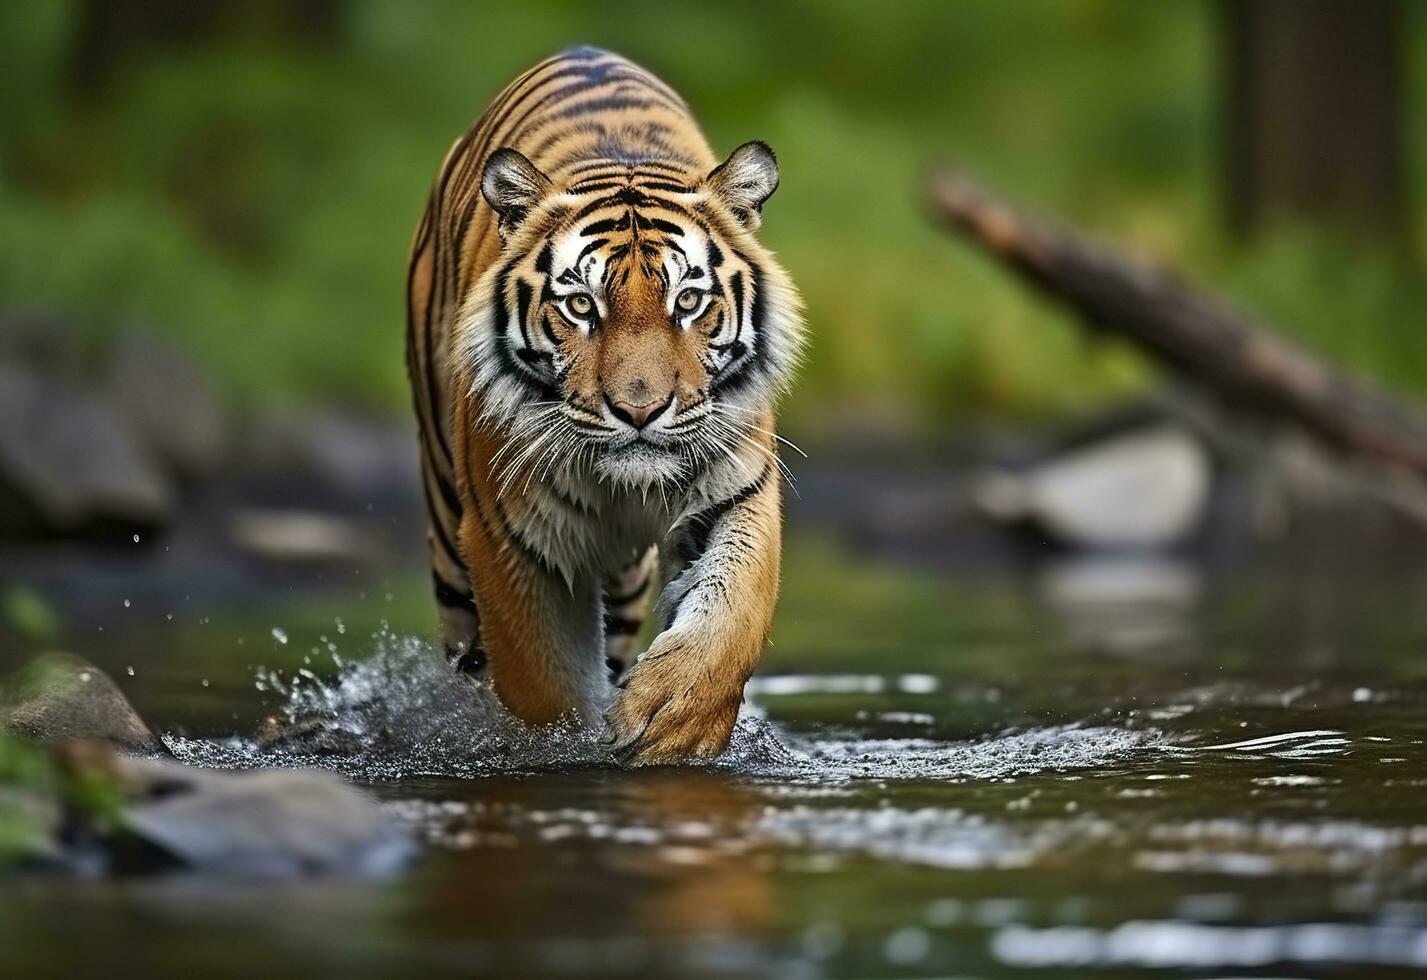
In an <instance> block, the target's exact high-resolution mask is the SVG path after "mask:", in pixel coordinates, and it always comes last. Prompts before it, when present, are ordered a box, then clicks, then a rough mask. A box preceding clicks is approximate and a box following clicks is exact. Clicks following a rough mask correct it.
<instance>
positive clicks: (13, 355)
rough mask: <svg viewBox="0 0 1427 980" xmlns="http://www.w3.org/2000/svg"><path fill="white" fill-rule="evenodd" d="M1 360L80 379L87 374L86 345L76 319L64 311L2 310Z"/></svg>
mask: <svg viewBox="0 0 1427 980" xmlns="http://www.w3.org/2000/svg"><path fill="white" fill-rule="evenodd" d="M0 362H4V363H7V364H21V365H24V366H25V367H27V368H29V369H31V370H34V371H38V372H40V373H42V374H44V375H45V376H46V377H55V378H64V379H66V380H69V381H78V380H81V379H82V378H83V376H84V367H85V363H84V362H85V358H84V345H83V344H82V343H81V342H80V339H79V334H78V332H77V331H76V330H75V328H74V323H73V321H72V320H71V319H70V318H69V317H66V316H64V315H63V314H60V313H56V312H53V311H46V310H8V311H6V312H4V313H0Z"/></svg>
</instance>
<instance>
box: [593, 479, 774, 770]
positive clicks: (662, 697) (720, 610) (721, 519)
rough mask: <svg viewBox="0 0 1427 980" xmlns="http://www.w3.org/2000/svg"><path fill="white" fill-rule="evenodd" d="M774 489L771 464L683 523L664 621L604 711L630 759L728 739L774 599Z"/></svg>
mask: <svg viewBox="0 0 1427 980" xmlns="http://www.w3.org/2000/svg"><path fill="white" fill-rule="evenodd" d="M779 502H780V491H779V487H778V482H777V473H776V471H775V470H774V469H773V467H772V464H769V465H768V466H767V467H765V469H764V470H763V473H762V475H761V476H759V477H758V479H757V480H755V481H754V482H753V483H751V484H749V485H748V486H746V487H744V488H743V489H742V490H740V491H739V492H738V493H736V494H734V495H733V497H731V498H729V499H727V500H724V501H723V502H722V503H719V504H715V505H713V506H712V507H710V508H709V509H708V510H706V511H705V512H703V513H701V514H697V515H695V516H694V517H693V518H691V519H690V520H689V521H687V522H686V523H685V525H684V527H683V529H682V530H681V532H680V540H678V541H677V542H676V544H675V549H674V551H675V554H676V556H678V558H679V560H680V561H682V562H685V564H684V567H683V570H682V571H680V572H679V573H678V574H677V575H676V576H675V577H674V578H673V579H672V580H671V581H668V582H666V583H665V585H664V588H663V591H662V593H661V594H660V597H659V608H658V612H659V616H660V620H661V623H662V625H663V627H664V630H663V632H662V633H660V634H659V635H658V636H657V637H655V638H654V642H653V644H651V645H650V647H649V649H648V650H647V651H646V652H645V653H644V654H643V655H642V656H641V657H640V658H639V659H638V660H637V661H635V664H634V667H633V668H632V669H631V670H630V671H629V673H628V676H627V678H626V680H625V682H624V686H623V688H622V689H621V690H620V691H619V692H618V693H617V694H616V695H615V699H614V702H613V704H611V706H610V709H609V711H608V712H607V713H606V715H605V721H606V723H607V725H608V729H607V731H606V734H605V740H606V741H607V742H609V743H610V744H612V745H613V747H614V751H615V755H616V757H617V758H621V759H625V760H628V761H632V762H633V763H635V764H636V765H650V764H660V763H670V762H678V761H680V760H682V759H686V758H690V757H696V758H710V757H713V756H716V755H718V754H719V753H721V752H722V751H723V750H724V749H725V748H726V747H727V746H728V739H729V736H730V734H731V733H732V731H733V725H734V722H735V721H737V719H738V708H739V705H740V704H741V703H742V701H743V685H744V683H745V682H746V681H747V680H748V677H749V675H751V674H752V673H753V669H754V667H756V666H757V664H758V658H759V656H761V654H762V652H763V645H764V643H765V642H766V641H767V638H768V631H769V629H770V627H771V626H772V622H773V608H774V606H775V605H776V603H777V598H778V571H779V564H780V561H781V551H782V541H781V537H780V535H781V527H780V525H781V514H780V511H779Z"/></svg>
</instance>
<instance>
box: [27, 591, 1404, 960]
mask: <svg viewBox="0 0 1427 980" xmlns="http://www.w3.org/2000/svg"><path fill="white" fill-rule="evenodd" d="M840 567H844V568H845V567H851V565H850V564H849V565H845V566H840ZM863 574H864V575H865V576H866V577H865V578H855V579H854V580H852V581H850V582H848V583H847V584H846V585H845V586H840V587H841V588H843V589H844V591H842V592H835V593H833V594H830V595H829V594H825V590H827V589H832V588H834V586H833V585H831V584H828V583H824V585H823V586H822V587H820V588H821V589H822V590H823V591H818V592H817V594H815V595H814V594H807V593H804V594H800V593H798V592H797V591H796V588H797V583H798V582H799V581H802V580H803V579H802V578H799V577H791V578H790V583H789V584H790V587H791V588H793V589H794V591H791V592H790V594H789V596H788V597H787V600H786V602H785V608H786V610H787V611H786V614H785V620H784V621H783V623H782V625H780V627H779V630H778V631H777V632H776V633H775V641H776V646H775V647H774V648H773V649H772V650H771V651H770V655H769V659H768V663H767V667H766V669H765V670H764V671H763V672H762V673H761V674H760V676H759V678H758V679H757V680H756V682H755V683H754V684H753V685H751V686H750V689H749V690H750V697H751V700H752V702H753V703H752V704H750V705H749V706H748V707H747V708H746V709H745V711H744V713H743V715H742V717H741V718H740V721H739V725H738V729H737V732H736V734H735V738H734V742H733V744H732V746H731V748H730V752H729V753H728V754H727V755H726V756H725V757H724V758H723V759H721V760H719V761H718V762H716V763H714V764H711V765H707V766H700V767H684V768H674V769H660V770H650V771H626V770H622V769H619V768H617V767H614V766H612V765H610V764H609V760H608V759H607V758H606V757H605V756H604V754H603V750H602V749H601V747H600V746H599V745H598V743H597V741H596V740H595V739H594V738H592V737H591V736H590V735H589V734H588V733H583V732H579V731H576V730H573V729H563V728H558V727H557V728H552V729H546V730H540V731H532V730H530V729H526V728H524V727H522V726H519V725H517V724H515V723H513V722H511V721H510V720H509V719H508V718H506V717H505V716H504V714H503V713H502V712H500V710H499V708H498V706H496V705H495V704H494V703H493V702H491V701H490V700H489V699H488V698H487V697H485V696H484V695H483V694H482V692H480V691H478V690H475V689H473V688H472V687H471V686H470V685H469V684H468V683H467V682H466V681H464V680H462V679H461V678H459V677H456V676H454V675H452V674H451V673H450V672H448V671H447V670H446V669H445V667H444V666H443V664H442V658H441V657H440V656H439V655H438V654H436V653H435V652H434V651H433V650H431V649H430V648H429V646H428V645H427V644H426V643H424V642H421V641H418V640H413V639H406V638H400V637H397V636H394V635H392V634H391V633H390V631H382V632H380V633H379V634H378V636H377V638H376V639H375V640H374V648H373V651H372V653H371V655H370V656H366V657H362V656H361V654H362V653H364V652H365V651H362V650H354V649H352V647H353V646H354V645H356V643H357V641H356V636H357V635H358V634H357V632H356V630H355V629H349V631H348V634H347V640H346V641H345V644H344V646H343V648H342V651H341V652H342V656H343V658H344V660H345V661H347V662H348V666H346V667H345V668H343V669H342V671H341V672H340V673H339V674H338V675H337V676H336V677H335V678H332V679H329V680H326V681H323V680H321V679H320V678H319V677H318V676H317V674H316V673H315V672H311V671H309V673H307V674H300V673H299V674H295V673H291V672H290V673H279V672H277V671H272V672H264V673H263V674H261V675H260V683H261V684H262V685H263V686H264V688H266V690H264V691H259V692H252V691H248V690H239V689H238V688H236V687H235V686H231V685H230V686H229V687H227V688H223V687H221V686H220V685H215V687H214V688H212V689H209V688H200V687H199V685H198V680H199V679H200V678H201V677H204V676H208V675H209V674H210V673H213V674H215V675H216V674H217V673H218V669H219V668H217V667H215V665H214V664H213V663H212V662H207V663H205V662H204V661H202V659H201V657H200V656H199V654H200V653H201V652H202V651H199V653H195V652H194V650H192V649H190V650H187V651H181V652H182V653H183V655H184V656H182V657H180V656H175V658H174V659H173V660H172V661H171V662H173V663H179V664H183V663H188V661H187V660H185V659H184V657H193V658H194V661H193V664H192V667H191V672H190V675H189V678H188V679H189V680H191V683H186V684H185V685H184V686H181V687H180V688H178V696H177V697H176V699H175V703H181V704H182V705H183V706H184V707H185V709H187V706H188V704H189V699H190V698H192V697H193V696H194V695H195V694H196V693H199V692H202V695H203V697H207V698H215V697H217V695H216V694H215V693H214V692H216V691H222V690H228V691H230V692H236V693H232V694H230V695H229V701H228V702H218V703H216V704H215V705H214V708H213V718H212V720H211V721H212V723H211V725H210V726H209V727H206V728H204V727H202V726H198V728H197V730H199V731H231V729H232V728H233V727H234V723H233V722H232V720H231V713H232V712H234V711H238V710H245V711H249V712H252V711H253V710H254V706H255V705H256V703H257V700H258V698H259V697H274V698H277V699H279V700H278V703H277V704H275V705H273V704H269V705H268V706H267V710H269V711H274V712H275V715H276V719H277V722H276V724H275V725H274V726H272V727H271V728H270V729H269V730H267V731H266V732H265V733H264V737H262V738H232V737H224V738H217V739H215V738H202V737H197V736H195V735H179V734H175V733H170V734H169V735H167V736H166V740H167V741H168V743H169V745H170V746H171V747H172V748H173V750H174V751H175V754H177V755H178V756H179V757H181V758H183V759H185V760H187V761H191V762H195V763H198V764H204V765H216V766H234V767H248V766H260V765H319V766H324V767H327V768H329V769H333V770H336V771H338V772H341V773H343V774H345V775H347V776H348V777H350V778H352V779H354V780H356V781H358V782H360V783H362V784H364V785H366V786H367V787H368V788H370V790H371V791H372V792H374V793H375V794H376V795H378V796H379V797H380V798H381V799H382V800H383V801H384V803H385V805H386V806H388V807H390V808H391V810H392V811H393V813H395V814H396V815H397V816H398V817H399V818H400V819H401V820H402V821H404V822H405V824H406V825H407V826H409V827H410V828H411V830H412V832H413V833H414V834H416V835H417V836H418V837H419V838H421V839H422V840H424V841H425V842H426V843H427V845H428V846H427V858H426V860H425V861H424V862H423V863H422V864H421V865H420V866H419V867H418V868H417V869H415V870H414V871H413V872H412V874H411V875H410V876H409V877H408V878H405V879H402V880H398V881H394V882H386V883H376V884H373V883H363V884H360V885H357V884H353V883H345V882H344V883H317V882H312V883H308V882H302V883H296V884H292V885H284V886H267V887H255V886H251V885H221V886H215V885H214V884H213V883H211V882H208V883H199V884H198V885H197V890H196V891H189V892H187V893H181V894H180V893H178V892H177V891H176V890H175V889H174V887H173V885H172V884H169V885H168V886H154V885H144V886H142V887H136V886H130V885H127V884H126V885H123V886H117V887H112V888H111V887H108V886H99V885H96V884H95V883H85V884H84V887H83V888H82V889H79V890H74V889H69V890H66V889H64V888H61V887H56V886H54V885H46V884H42V883H34V882H32V883H29V885H30V886H31V887H28V888H27V890H25V891H20V890H13V889H12V890H8V891H7V890H0V949H3V950H5V951H6V952H4V953H0V958H4V957H7V956H8V957H9V960H10V961H13V962H18V963H22V964H26V963H33V962H38V961H40V960H41V959H43V961H44V962H45V964H46V965H47V966H49V965H51V964H53V963H54V962H55V957H56V955H57V953H58V956H59V957H60V959H62V960H64V962H63V963H62V964H61V965H62V966H67V967H70V968H72V969H74V970H76V971H79V972H82V973H95V972H98V971H100V970H103V969H105V968H106V966H108V965H110V964H111V963H112V960H113V956H114V950H117V949H123V948H124V947H125V946H126V944H129V943H131V942H133V940H132V936H133V935H135V934H137V933H142V932H144V931H145V930H148V931H150V932H152V930H154V929H162V930H164V931H165V934H166V935H167V934H179V933H182V934H184V935H189V936H191V938H190V939H188V940H186V941H185V942H184V943H182V944H180V945H178V946H175V947H173V948H174V949H175V950H176V951H175V952H173V953H172V954H171V955H172V957H173V959H172V960H170V961H167V962H166V963H164V962H160V961H159V960H157V959H154V958H153V957H152V956H150V955H149V954H147V953H144V952H140V953H138V954H136V955H134V956H133V957H130V958H127V959H126V960H125V962H126V963H131V962H132V963H134V964H137V965H138V966H139V967H140V968H145V967H147V968H150V969H149V970H148V971H147V972H164V971H165V969H166V968H167V969H168V972H173V970H172V969H171V968H172V967H173V966H174V965H175V964H176V965H177V967H179V968H181V969H188V970H189V972H219V973H221V972H222V970H221V969H218V970H216V971H215V970H207V971H200V970H198V969H197V968H196V967H195V964H199V965H202V966H204V967H208V966H211V965H213V964H218V965H219V966H220V967H221V965H222V964H223V963H224V962H226V961H227V960H228V959H232V960H234V961H236V960H237V959H240V958H241V955H242V953H243V952H244V951H246V950H248V949H251V948H254V947H255V946H256V945H262V946H263V947H264V948H266V949H270V950H271V953H270V957H271V959H272V967H273V972H274V973H276V974H279V975H281V974H284V973H288V974H294V975H311V974H327V975H331V974H334V973H341V974H343V975H344V976H373V977H376V976H392V975H412V974H420V975H426V976H473V975H486V976H498V977H505V976H520V977H542V976H551V977H566V976H636V977H655V976H666V975H694V976H714V977H729V976H734V977H750V978H752V977H758V978H764V977H778V976H787V977H792V978H806V977H817V976H824V975H826V976H847V975H852V976H922V975H971V976H998V977H999V976H1013V977H1015V976H1055V977H1075V978H1077V980H1078V978H1081V977H1096V976H1103V977H1120V976H1127V975H1134V976H1142V975H1163V976H1182V975H1184V973H1185V972H1186V971H1189V972H1194V973H1196V974H1198V973H1204V974H1209V975H1233V974H1238V973H1244V972H1253V973H1273V974H1275V975H1281V974H1287V975H1315V976H1316V975H1322V974H1325V973H1331V972H1332V970H1334V969H1338V968H1341V970H1342V972H1344V973H1345V974H1353V975H1361V974H1362V973H1363V972H1364V971H1376V972H1377V973H1381V974H1382V975H1386V976H1393V975H1399V976H1411V975H1417V974H1420V973H1421V972H1422V971H1423V970H1424V969H1427V958H1424V953H1423V951H1424V950H1427V891H1424V887H1427V805H1424V803H1423V800H1424V799H1427V797H1424V795H1423V793H1424V790H1427V712H1424V711H1423V707H1424V702H1427V697H1425V696H1424V695H1427V685H1424V677H1427V674H1424V672H1423V670H1422V667H1421V659H1420V657H1421V653H1422V651H1423V650H1424V649H1427V622H1424V621H1422V620H1421V619H1420V617H1421V613H1419V612H1418V610H1419V609H1424V608H1427V605H1424V604H1423V603H1421V602H1420V601H1414V596H1415V597H1416V598H1417V599H1420V598H1421V597H1422V595H1423V594H1424V593H1423V590H1422V589H1421V588H1420V586H1419V585H1418V584H1416V583H1414V582H1409V581H1403V582H1400V583H1398V586H1397V588H1396V590H1395V591H1391V590H1390V591H1386V592H1384V591H1383V590H1382V589H1381V588H1379V586H1380V585H1381V583H1376V582H1375V583H1371V586H1372V587H1371V588H1367V589H1364V590H1362V594H1360V595H1351V594H1345V590H1344V589H1342V588H1340V589H1339V590H1338V591H1337V592H1334V593H1333V595H1332V602H1331V604H1329V605H1327V606H1324V605H1321V604H1320V605H1317V606H1314V609H1315V611H1314V612H1313V613H1312V615H1311V616H1307V615H1305V614H1304V613H1303V610H1304V609H1305V608H1306V607H1307V606H1309V605H1313V604H1314V603H1315V602H1316V601H1317V599H1315V598H1314V597H1318V598H1321V597H1322V590H1321V589H1320V588H1319V587H1318V586H1316V585H1315V586H1313V587H1311V588H1309V589H1307V590H1306V591H1305V592H1302V593H1295V592H1293V591H1292V590H1291V589H1288V588H1287V587H1280V585H1279V584H1277V583H1274V582H1272V581H1270V580H1264V581H1258V580H1255V582H1254V583H1253V587H1252V588H1238V589H1236V588H1234V587H1233V583H1226V582H1219V581H1215V580H1211V579H1207V578H1206V579H1200V578H1199V577H1198V573H1197V572H1189V573H1185V570H1184V569H1182V568H1180V567H1179V566H1166V567H1165V568H1162V569H1159V570H1158V571H1156V570H1149V571H1146V570H1145V569H1144V568H1143V567H1142V566H1139V565H1135V566H1117V567H1114V568H1109V569H1108V570H1107V569H1106V567H1105V566H1099V567H1093V568H1079V569H1075V568H1069V569H1068V568H1067V567H1064V566H1061V567H1057V568H1053V569H1050V570H1047V571H1046V572H1045V574H1044V575H1042V576H1041V577H1040V578H1038V579H1036V580H1034V582H1033V585H1034V586H1035V587H1036V588H1037V589H1038V590H1039V591H1038V592H1036V593H1035V594H1029V593H1028V592H1027V591H1025V590H1023V589H1021V588H1019V587H1015V588H1013V587H1009V586H1007V585H1006V584H1005V583H1002V584H1000V585H995V584H988V583H986V582H984V581H976V582H967V581H956V582H946V581H941V580H938V581H935V582H930V583H929V582H927V581H925V580H918V579H913V578H910V577H897V576H895V575H892V574H890V573H886V572H877V573H873V572H864V573H863ZM1127 583H1128V584H1129V585H1133V586H1135V587H1136V588H1138V589H1139V591H1138V592H1134V593H1133V594H1134V596H1135V598H1134V599H1133V601H1130V600H1126V599H1125V595H1126V593H1125V591H1124V589H1125V588H1127V587H1128V586H1127ZM1340 584H1341V583H1340ZM1132 591H1133V590H1132ZM1117 596H1118V598H1117ZM343 616H344V621H345V622H347V623H349V624H350V623H352V622H354V619H353V617H352V615H351V613H350V611H348V610H343ZM1414 616H1415V617H1418V618H1416V619H1414ZM329 621H330V617H329ZM274 622H283V620H281V619H277V618H274V617H266V616H265V617H264V618H263V620H262V623H263V628H262V634H263V635H264V636H266V635H267V631H268V630H269V629H270V628H271V626H272V623H274ZM285 628H287V630H288V633H290V634H291V635H290V642H289V644H282V645H281V649H282V650H291V649H292V648H293V647H294V646H298V645H299V644H303V643H304V642H305V641H304V640H303V639H302V638H301V637H300V635H299V630H298V629H296V628H291V624H288V627H285ZM108 635H110V634H108V633H106V636H108ZM362 635H364V634H362ZM203 639H204V642H205V643H208V642H210V641H209V640H208V639H207V637H204V638H203ZM1068 639H1069V640H1070V642H1067V640H1068ZM274 642H276V641H274ZM204 649H206V647H205V648H204ZM275 649H276V648H275ZM1105 654H1114V655H1110V656H1106V655H1105ZM1118 654H1133V655H1132V656H1121V655H1118ZM124 655H125V656H127V655H128V654H124ZM119 662H120V663H121V664H122V663H124V662H128V661H127V660H120V661H119ZM239 666H241V665H239ZM159 674H160V671H159V669H158V668H157V667H156V666H147V667H145V668H144V670H142V671H141V673H140V677H139V680H140V681H146V680H147V679H148V678H151V677H156V676H158V675H159ZM246 676H247V675H246V674H244V675H243V677H244V678H246ZM295 677H296V678H300V680H296V679H295ZM244 683H245V684H249V683H251V682H250V681H247V680H245V681H244ZM204 703H209V702H204ZM153 714H154V717H155V719H156V720H158V721H159V722H160V723H162V722H163V720H164V717H165V715H164V711H163V707H162V706H159V707H158V708H156V709H154V711H153ZM168 717H173V714H169V715H168ZM189 887H194V883H189ZM76 921H83V922H84V923H85V929H86V936H93V937H97V938H94V939H93V940H92V941H87V942H86V943H83V944H77V943H68V944H64V943H56V942H54V941H53V928H54V926H53V924H54V923H72V922H76ZM47 930H49V931H48V932H47ZM46 936H49V937H50V938H49V939H45V938H44V937H46ZM140 945H143V944H142V943H141V944H140ZM145 948H146V949H147V947H145ZM4 965H9V963H6V964H4ZM1392 971H1398V972H1397V973H1395V974H1394V973H1393V972H1392ZM6 972H7V975H8V973H10V972H16V971H6ZM31 972H33V971H31ZM235 972H236V971H235ZM23 973H24V971H19V972H16V975H23Z"/></svg>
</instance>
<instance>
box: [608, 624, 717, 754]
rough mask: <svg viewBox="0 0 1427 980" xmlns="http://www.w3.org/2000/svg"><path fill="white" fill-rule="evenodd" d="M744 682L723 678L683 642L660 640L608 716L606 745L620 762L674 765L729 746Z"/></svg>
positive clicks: (640, 663)
mask: <svg viewBox="0 0 1427 980" xmlns="http://www.w3.org/2000/svg"><path fill="white" fill-rule="evenodd" d="M742 700H743V682H742V678H727V677H721V676H719V673H718V671H717V670H714V671H710V670H709V669H708V667H707V664H706V663H704V662H701V661H700V660H699V658H697V657H696V656H694V655H693V652H692V651H690V650H686V649H682V648H681V646H680V645H679V643H678V642H677V641H666V640H662V639H661V640H656V641H655V644H654V646H653V647H651V648H650V650H649V652H648V653H646V654H645V655H644V656H643V657H641V658H640V659H639V661H638V662H637V663H636V664H635V665H634V668H633V669H632V670H631V671H630V672H629V675H628V678H627V679H626V681H625V683H624V686H623V688H622V689H621V690H620V691H619V692H618V693H617V694H616V695H615V699H614V703H613V704H611V705H610V708H609V710H608V711H607V712H605V726H606V727H605V736H604V742H605V744H607V745H609V746H611V748H612V751H613V753H614V757H615V758H616V759H617V760H619V761H620V762H623V763H626V764H628V765H635V766H656V765H670V764H673V763H676V762H683V761H685V760H687V759H712V758H714V757H715V756H718V755H719V754H720V753H722V752H723V750H724V749H725V748H727V747H728V739H729V735H730V734H731V733H732V732H733V725H734V722H735V721H737V720H738V706H739V703H740V702H741V701H742Z"/></svg>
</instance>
